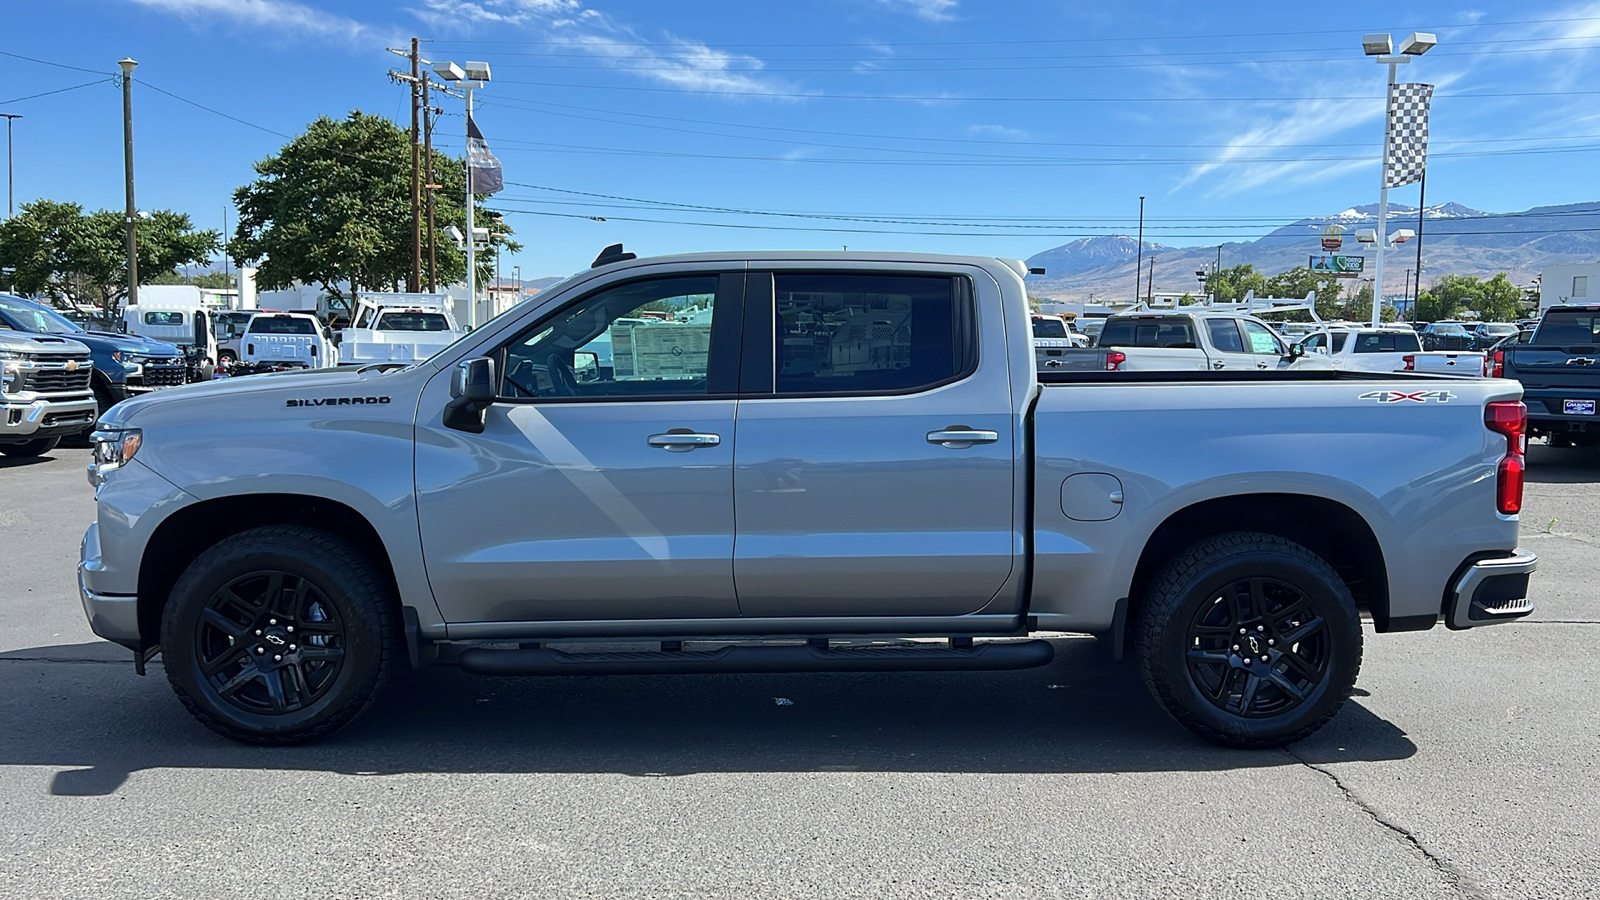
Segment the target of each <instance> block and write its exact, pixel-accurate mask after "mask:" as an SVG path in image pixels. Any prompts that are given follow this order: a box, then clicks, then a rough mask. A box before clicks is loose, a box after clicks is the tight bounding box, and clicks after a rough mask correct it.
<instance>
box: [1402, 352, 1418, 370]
mask: <svg viewBox="0 0 1600 900" xmlns="http://www.w3.org/2000/svg"><path fill="white" fill-rule="evenodd" d="M1400 358H1401V359H1403V360H1405V363H1406V367H1405V368H1404V369H1402V370H1401V371H1404V372H1415V371H1416V370H1417V358H1416V357H1415V356H1412V355H1411V354H1409V353H1407V354H1406V355H1405V356H1402V357H1400Z"/></svg>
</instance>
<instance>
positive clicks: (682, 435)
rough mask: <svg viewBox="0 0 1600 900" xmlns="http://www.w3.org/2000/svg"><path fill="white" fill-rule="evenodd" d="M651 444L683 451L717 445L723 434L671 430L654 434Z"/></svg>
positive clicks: (650, 440) (678, 451)
mask: <svg viewBox="0 0 1600 900" xmlns="http://www.w3.org/2000/svg"><path fill="white" fill-rule="evenodd" d="M649 443H650V446H652V447H660V448H662V449H663V450H671V451H673V452H675V453H683V452H685V451H688V450H693V449H695V448H696V447H715V446H717V445H718V444H720V443H722V436H721V435H717V434H697V433H695V432H692V431H669V432H667V433H666V434H652V435H650V438H649Z"/></svg>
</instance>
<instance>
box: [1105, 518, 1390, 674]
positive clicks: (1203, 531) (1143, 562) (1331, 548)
mask: <svg viewBox="0 0 1600 900" xmlns="http://www.w3.org/2000/svg"><path fill="white" fill-rule="evenodd" d="M1240 531H1248V532H1257V533H1261V534H1270V535H1276V536H1278V537H1282V538H1284V539H1285V540H1289V541H1293V542H1294V543H1296V544H1299V545H1301V546H1303V547H1305V548H1306V549H1308V550H1310V551H1311V552H1313V553H1315V554H1316V555H1318V556H1320V557H1322V558H1323V559H1324V560H1326V561H1327V562H1328V564H1329V565H1330V566H1332V567H1333V569H1334V571H1336V572H1338V574H1339V577H1340V578H1341V579H1342V580H1343V581H1344V582H1345V585H1346V586H1347V587H1349V589H1350V593H1351V594H1352V595H1353V596H1354V597H1355V600H1356V603H1357V605H1358V606H1360V607H1362V608H1364V609H1367V610H1368V611H1369V612H1371V614H1372V619H1373V623H1374V625H1375V627H1376V630H1378V631H1380V632H1382V631H1387V630H1389V575H1388V568H1387V564H1386V563H1385V561H1384V556H1383V548H1382V547H1381V545H1380V544H1379V543H1378V538H1377V535H1376V534H1374V533H1373V531H1372V527H1371V526H1370V525H1369V524H1368V523H1367V521H1366V519H1365V518H1364V517H1362V515H1361V514H1360V513H1358V512H1356V511H1355V510H1354V509H1351V508H1350V507H1349V506H1346V505H1345V504H1343V503H1340V502H1338V501H1336V500H1329V499H1327V498H1325V497H1317V496H1312V495H1309V494H1284V493H1264V494H1236V495H1233V496H1229V497H1217V498H1213V499H1211V500H1204V501H1201V502H1198V503H1194V504H1192V505H1190V506H1187V507H1184V508H1183V509H1180V510H1178V511H1177V512H1174V513H1173V514H1171V515H1170V516H1168V517H1167V518H1166V520H1165V521H1163V522H1162V523H1161V525H1160V526H1159V527H1157V528H1156V530H1155V531H1154V532H1152V533H1151V535H1150V538H1149V539H1148V540H1147V541H1146V542H1145V545H1144V549H1143V550H1142V551H1141V552H1140V554H1139V561H1138V563H1137V565H1135V567H1134V574H1133V580H1132V583H1131V584H1130V585H1129V588H1128V594H1127V596H1128V612H1127V621H1128V622H1130V623H1131V622H1137V621H1139V615H1140V613H1141V612H1142V605H1143V603H1144V601H1145V598H1146V596H1147V595H1148V594H1149V592H1150V588H1151V586H1152V584H1153V582H1154V580H1155V578H1156V576H1157V575H1158V574H1159V573H1160V571H1161V569H1162V567H1163V566H1165V565H1166V563H1167V561H1168V560H1170V559H1171V558H1172V557H1173V556H1175V555H1176V554H1178V553H1179V552H1181V551H1183V550H1184V549H1185V548H1187V547H1191V546H1193V545H1194V544H1197V543H1199V542H1200V541H1203V540H1206V539H1207V538H1210V537H1214V536H1216V535H1219V534H1226V533H1230V532H1240ZM1132 632H1133V629H1132V628H1129V629H1127V631H1126V632H1125V633H1124V635H1123V636H1122V637H1123V640H1124V641H1125V643H1124V644H1123V647H1124V649H1126V650H1131V649H1132V645H1131V643H1127V642H1129V641H1131V635H1132Z"/></svg>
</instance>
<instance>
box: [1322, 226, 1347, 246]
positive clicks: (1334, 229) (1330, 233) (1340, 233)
mask: <svg viewBox="0 0 1600 900" xmlns="http://www.w3.org/2000/svg"><path fill="white" fill-rule="evenodd" d="M1343 246H1344V226H1343V225H1329V226H1328V227H1327V228H1324V229H1322V249H1324V250H1327V251H1329V252H1333V251H1335V250H1338V249H1339V248H1340V247H1343Z"/></svg>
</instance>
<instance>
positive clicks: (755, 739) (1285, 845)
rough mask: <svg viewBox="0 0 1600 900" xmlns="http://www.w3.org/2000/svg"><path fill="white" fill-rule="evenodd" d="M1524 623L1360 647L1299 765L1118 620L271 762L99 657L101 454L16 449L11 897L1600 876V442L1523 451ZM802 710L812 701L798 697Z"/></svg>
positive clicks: (105, 653) (488, 708) (1380, 892)
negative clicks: (941, 663) (1534, 569)
mask: <svg viewBox="0 0 1600 900" xmlns="http://www.w3.org/2000/svg"><path fill="white" fill-rule="evenodd" d="M1530 455H1531V463H1532V469H1531V473H1530V479H1531V483H1530V485H1529V487H1528V492H1527V503H1526V506H1525V511H1524V514H1523V532H1524V541H1523V543H1524V546H1526V547H1528V548H1530V549H1532V550H1534V551H1535V552H1537V553H1538V554H1539V555H1540V557H1541V568H1540V572H1539V573H1538V574H1537V575H1535V576H1534V593H1533V597H1534V599H1535V600H1536V601H1537V602H1538V603H1539V606H1540V608H1539V610H1538V612H1537V613H1536V614H1535V615H1534V616H1533V617H1532V618H1530V619H1529V620H1524V621H1522V622H1518V623H1514V624H1510V625H1505V626H1500V627H1495V628H1487V629H1481V630H1476V631H1472V632H1468V633H1464V634H1446V633H1445V632H1444V631H1443V629H1442V626H1441V627H1440V628H1439V629H1436V630H1435V631H1433V632H1427V633H1418V634H1399V635H1383V636H1373V635H1371V634H1370V632H1369V634H1368V638H1369V639H1368V642H1367V645H1366V663H1365V666H1364V671H1363V673H1362V677H1361V680H1360V682H1359V692H1360V695H1358V696H1357V697H1356V698H1355V700H1354V701H1353V702H1352V703H1351V704H1350V705H1348V706H1346V708H1345V709H1344V711H1343V712H1342V713H1341V714H1340V715H1339V717H1338V718H1337V719H1336V720H1335V721H1334V722H1333V724H1332V725H1330V726H1329V727H1328V728H1326V729H1324V730H1323V731H1321V732H1319V733H1317V734H1316V735H1314V736H1313V737H1312V738H1310V739H1309V740H1307V741H1305V742H1302V743H1300V744H1297V745H1295V746H1293V747H1291V748H1290V749H1289V751H1287V752H1285V751H1261V752H1242V751H1232V750H1224V749H1220V748H1217V747H1213V746H1210V745H1208V744H1205V743H1203V742H1201V741H1199V740H1197V739H1196V738H1194V737H1192V736H1191V735H1190V734H1189V733H1188V732H1187V731H1185V730H1183V729H1182V728H1181V727H1179V726H1178V725H1176V724H1174V723H1172V722H1171V721H1170V720H1168V719H1167V718H1166V717H1165V715H1164V714H1162V713H1161V712H1160V710H1159V709H1158V708H1157V707H1156V706H1155V704H1154V702H1153V701H1152V700H1150V698H1149V697H1148V695H1147V694H1146V692H1145V690H1144V687H1143V685H1142V684H1140V683H1139V680H1138V675H1137V670H1136V669H1135V667H1134V666H1133V665H1131V664H1128V663H1124V664H1121V665H1112V664H1110V663H1107V662H1105V661H1103V656H1102V653H1101V649H1100V647H1099V646H1098V645H1097V644H1096V642H1094V641H1093V640H1090V639H1084V638H1063V639H1062V640H1061V641H1060V644H1059V647H1058V650H1059V655H1058V660H1057V662H1056V663H1055V664H1053V665H1051V666H1049V667H1047V668H1043V669H1032V670H1024V671H1020V672H1002V673H987V674H981V675H973V674H951V675H927V674H881V675H769V676H682V677H668V676H661V677H617V678H609V679H608V678H550V679H540V680H535V679H507V680H492V679H486V678H473V677H469V676H466V675H463V674H461V673H459V672H457V671H455V670H453V669H449V668H436V669H431V670H428V671H425V672H423V673H420V674H416V675H412V676H408V677H405V678H402V679H401V680H400V681H399V682H398V683H396V684H395V685H394V686H393V687H392V689H391V690H390V691H389V693H388V694H387V695H386V696H385V697H384V698H383V699H382V700H381V701H380V703H379V705H378V706H377V707H376V708H375V709H374V710H373V711H371V712H370V713H369V714H368V715H367V716H366V717H365V718H363V719H362V720H361V721H359V722H358V723H357V724H356V725H354V726H352V727H351V728H349V729H347V730H346V731H343V732H340V733H339V734H337V735H335V736H333V737H332V738H331V739H329V740H326V741H324V742H321V743H318V744H313V745H309V746H304V747H295V748H287V749H268V748H256V747H246V746H242V745H238V744H233V743H230V742H228V741H226V740H224V739H222V738H219V737H217V736H215V735H213V734H212V733H210V732H209V731H207V730H205V729H204V728H203V727H202V726H200V725H199V724H198V723H196V722H195V721H194V720H193V719H191V718H190V717H189V716H188V715H187V714H186V713H184V712H183V710H182V708H181V706H180V705H179V704H178V702H177V700H176V698H174V697H173V696H172V694H171V691H170V690H169V689H168V687H167V685H166V683H165V679H164V678H163V677H161V672H160V668H159V663H158V664H157V665H156V666H154V667H153V668H152V672H151V677H149V678H143V679H140V678H137V677H135V676H134V675H133V674H132V671H131V669H132V667H131V664H130V659H129V655H128V654H127V652H126V651H124V650H122V649H121V648H119V647H115V646H113V645H111V644H107V643H103V642H99V641H97V640H96V639H95V638H94V637H93V635H92V634H91V633H90V632H89V630H88V627H87V625H86V624H85V622H84V620H83V615H82V611H81V609H80V608H79V605H78V601H77V597H76V588H75V585H74V579H73V563H74V562H75V560H76V558H77V544H78V539H79V537H80V536H81V534H82V532H83V529H84V527H85V526H86V525H87V524H88V522H89V521H90V519H91V518H92V516H93V498H92V495H91V493H90V490H89V488H88V486H87V485H86V484H85V483H84V477H83V466H84V465H85V464H86V463H87V462H88V453H87V451H83V450H58V451H55V452H54V453H53V454H52V458H50V459H49V460H47V461H43V462H38V463H34V464H19V461H10V460H6V461H0V547H3V548H4V550H3V556H0V560H3V566H4V576H3V577H0V848H3V852H0V885H4V886H5V887H4V893H5V894H7V895H11V896H38V897H52V896H91V895H92V896H106V897H116V896H139V897H147V896H200V895H214V896H223V895H230V894H236V893H243V892H246V891H256V890H267V891H271V892H272V893H274V894H277V895H280V896H361V897H366V896H397V897H398V896H408V897H409V896H471V897H486V896H487V897H492V896H529V895H533V894H538V895H541V896H658V897H675V896H726V897H749V896H817V897H839V896H874V897H899V896H995V897H1025V896H1130V897H1144V896H1163V895H1171V896H1193V895H1195V894H1196V893H1204V894H1208V895H1209V894H1220V893H1224V892H1226V893H1228V894H1230V895H1233V896H1240V897H1255V896H1272V897H1287V896H1307V897H1313V896H1317V897H1321V896H1330V895H1348V896H1407V897H1415V896H1452V895H1459V896H1486V897H1580V896H1600V887H1597V885H1600V861H1597V860H1596V859H1595V857H1594V855H1593V848H1594V847H1595V846H1600V822H1597V818H1600V817H1596V816H1595V815H1594V810H1596V809H1600V715H1597V712H1600V677H1597V675H1596V671H1597V665H1600V651H1597V650H1596V644H1595V638H1596V636H1597V635H1600V628H1597V625H1600V614H1597V613H1596V610H1595V585H1596V584H1597V583H1600V561H1597V560H1600V556H1597V551H1600V452H1593V451H1586V450H1552V449H1550V448H1546V447H1543V446H1536V447H1534V448H1532V451H1531V454H1530ZM780 701H788V702H787V703H783V702H780Z"/></svg>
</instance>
